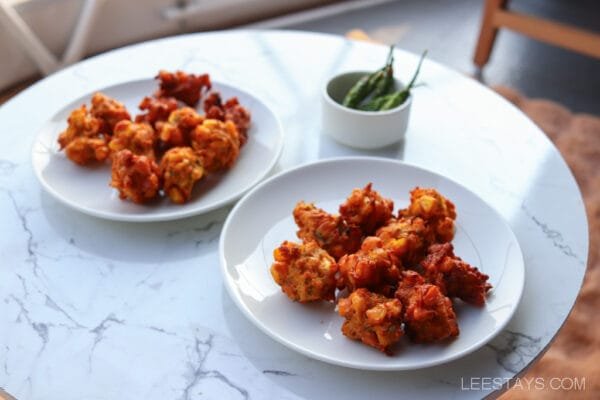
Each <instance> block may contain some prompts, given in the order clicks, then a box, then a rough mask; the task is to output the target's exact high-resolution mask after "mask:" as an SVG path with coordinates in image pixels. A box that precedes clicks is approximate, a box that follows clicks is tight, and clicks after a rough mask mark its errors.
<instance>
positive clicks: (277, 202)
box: [219, 158, 524, 370]
mask: <svg viewBox="0 0 600 400" xmlns="http://www.w3.org/2000/svg"><path fill="white" fill-rule="evenodd" d="M368 182H373V187H374V189H376V190H378V191H379V192H380V193H381V194H382V195H383V196H385V197H389V198H392V199H393V200H394V203H395V206H396V210H397V209H398V208H403V207H405V206H406V205H407V204H408V202H409V191H410V190H411V189H412V188H414V187H415V186H421V187H433V188H436V189H438V190H439V191H440V192H441V193H442V194H444V195H445V196H447V197H448V198H450V199H451V200H452V201H453V202H454V203H455V204H456V207H457V212H458V219H457V221H456V222H457V223H456V225H457V229H456V236H455V239H454V240H453V244H454V246H455V252H456V254H457V255H459V256H460V257H461V258H463V259H464V260H465V261H467V262H469V263H471V264H472V265H474V266H477V267H478V268H479V269H480V270H481V271H482V272H484V273H486V274H488V275H489V276H490V279H489V282H490V283H491V284H492V285H493V289H492V291H491V292H490V294H489V296H488V298H487V303H486V305H485V306H484V307H482V308H479V307H473V306H469V305H466V304H464V303H462V302H460V301H457V302H455V311H456V313H457V318H458V324H459V328H460V335H459V336H458V338H456V340H454V341H451V342H449V343H445V344H433V345H415V344H411V343H409V342H408V340H404V341H403V342H402V343H401V345H400V346H399V347H398V349H397V350H396V352H395V354H394V355H393V356H391V357H388V356H385V355H384V354H382V353H380V352H378V351H376V350H374V349H372V348H370V347H367V346H365V345H363V344H361V343H359V342H356V341H352V340H350V339H348V338H346V337H345V336H343V335H342V333H341V330H340V328H341V325H342V322H343V321H342V318H341V317H339V316H338V315H337V313H336V311H335V306H334V305H333V304H331V303H325V302H321V303H318V304H308V305H306V304H299V303H295V302H292V301H290V300H289V299H288V298H287V297H286V296H285V295H284V294H283V293H282V292H281V289H280V287H279V286H277V285H276V284H275V282H274V281H273V279H272V277H271V275H270V272H269V268H270V266H271V263H272V262H273V256H272V253H273V249H275V248H276V247H277V246H278V245H279V244H280V243H281V242H282V241H284V240H286V239H287V240H294V241H298V239H297V238H296V235H295V231H296V230H297V227H296V226H295V224H294V221H293V217H292V210H293V208H294V206H295V204H296V203H297V202H298V201H299V200H305V201H309V202H315V203H316V205H317V206H319V207H322V208H324V209H325V210H327V211H329V212H332V213H335V212H337V207H338V206H339V204H340V203H342V202H343V201H344V199H345V198H346V197H347V196H348V195H349V194H350V192H351V191H352V189H354V188H357V187H363V186H364V185H365V184H366V183H368ZM219 251H220V260H221V268H222V273H223V277H224V281H225V285H226V287H227V289H228V291H229V293H230V295H231V297H232V298H233V300H234V301H235V303H236V304H237V305H238V307H239V308H240V309H241V310H242V312H243V313H244V314H245V315H246V316H247V317H248V318H249V319H250V320H251V321H252V322H253V323H254V324H255V325H256V326H257V327H259V328H260V329H261V330H263V331H264V332H265V333H267V334H268V335H270V336H271V337H272V338H274V339H276V340H277V341H279V342H281V343H283V344H284V345H286V346H288V347H289V348H292V349H294V350H297V351H299V352H301V353H303V354H305V355H307V356H309V357H313V358H315V359H318V360H322V361H325V362H329V363H332V364H337V365H342V366H346V367H352V368H359V369H370V370H407V369H417V368H424V367H429V366H433V365H438V364H442V363H445V362H448V361H451V360H455V359H457V358H459V357H462V356H464V355H466V354H468V353H470V352H472V351H475V350H476V349H478V348H480V347H481V346H483V345H484V344H485V343H487V342H488V341H489V340H491V339H492V338H493V337H494V336H495V335H496V334H498V333H499V332H500V331H501V330H502V329H503V328H504V326H505V325H506V324H507V322H508V321H509V320H510V318H511V316H512V315H513V313H514V311H515V309H516V307H517V304H518V303H519V300H520V298H521V293H522V291H523V283H524V267H523V257H522V254H521V250H520V247H519V244H518V242H517V240H516V238H515V236H514V234H513V233H512V231H511V230H510V228H509V227H508V225H507V224H506V223H505V222H504V220H503V219H502V217H501V216H500V215H499V214H498V213H497V212H496V211H495V210H494V209H492V208H491V207H490V206H489V205H487V204H486V203H485V202H484V201H483V200H481V199H480V198H479V197H477V196H476V195H475V194H473V193H472V192H470V191H469V190H467V189H466V188H464V187H463V186H461V185H459V184H457V183H455V182H453V181H451V180H449V179H447V178H445V177H443V176H440V175H438V174H435V173H433V172H430V171H427V170H424V169H422V168H418V167H414V166H411V165H407V164H403V163H401V162H398V161H393V160H387V159H374V158H345V159H333V160H326V161H321V162H317V163H314V164H308V165H305V166H302V167H298V168H296V169H293V170H289V171H286V172H284V173H281V174H279V175H277V176H275V177H273V178H271V179H269V180H267V181H265V182H263V183H262V184H260V185H259V186H257V187H256V188H254V189H253V190H252V191H251V192H250V193H248V194H247V195H246V196H245V197H244V198H243V199H242V200H241V201H240V202H238V204H237V205H236V207H235V208H234V209H233V211H232V212H231V213H230V214H229V217H228V218H227V221H226V222H225V226H224V228H223V232H222V234H221V240H220V247H219Z"/></svg>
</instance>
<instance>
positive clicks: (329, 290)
mask: <svg viewBox="0 0 600 400" xmlns="http://www.w3.org/2000/svg"><path fill="white" fill-rule="evenodd" d="M273 257H274V258H275V262H274V263H273V265H272V266H271V275H272V276H273V279H274V280H275V282H276V283H277V284H278V285H279V286H281V290H282V291H283V292H284V293H285V294H286V295H287V296H288V297H289V298H290V299H292V300H294V301H298V302H300V303H306V302H311V301H318V300H327V301H332V300H334V298H335V288H336V279H335V275H336V273H337V270H338V266H337V264H336V262H335V260H334V259H333V258H332V257H331V256H330V255H329V254H327V252H326V251H325V250H323V249H321V248H320V247H319V246H318V245H317V244H316V243H315V242H305V243H302V244H298V243H293V242H288V241H287V240H286V241H285V242H283V243H282V244H281V245H280V246H279V247H278V248H276V249H275V250H274V252H273Z"/></svg>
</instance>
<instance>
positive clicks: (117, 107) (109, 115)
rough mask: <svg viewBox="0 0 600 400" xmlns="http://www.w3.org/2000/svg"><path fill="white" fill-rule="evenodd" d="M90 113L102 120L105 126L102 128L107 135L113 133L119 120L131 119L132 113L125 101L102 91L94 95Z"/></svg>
mask: <svg viewBox="0 0 600 400" xmlns="http://www.w3.org/2000/svg"><path fill="white" fill-rule="evenodd" d="M90 113H91V114H92V115H93V116H94V117H96V118H99V119H100V120H102V122H103V127H102V128H101V129H100V130H101V131H102V133H105V134H107V135H112V134H113V130H114V129H115V125H117V123H118V122H119V121H123V120H127V121H130V120H131V115H129V112H128V111H127V109H126V108H125V106H124V105H123V103H121V102H119V101H117V100H115V99H113V98H111V97H108V96H107V95H105V94H104V93H100V92H97V93H95V94H94V96H93V97H92V107H91V109H90Z"/></svg>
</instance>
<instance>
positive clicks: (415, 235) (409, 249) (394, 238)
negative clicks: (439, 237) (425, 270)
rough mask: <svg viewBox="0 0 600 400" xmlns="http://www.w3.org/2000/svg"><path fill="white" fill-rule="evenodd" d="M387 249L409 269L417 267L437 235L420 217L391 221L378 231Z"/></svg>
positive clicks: (378, 235)
mask: <svg viewBox="0 0 600 400" xmlns="http://www.w3.org/2000/svg"><path fill="white" fill-rule="evenodd" d="M377 237H379V238H380V239H381V240H382V242H383V245H384V247H385V248H386V249H389V250H391V251H392V252H393V253H394V254H395V255H396V256H397V257H398V258H400V260H401V261H402V263H403V264H404V265H405V266H407V267H409V266H410V267H414V266H416V265H417V264H418V263H419V261H420V260H421V259H422V258H423V257H425V253H426V251H427V247H428V246H429V245H430V244H431V243H433V241H434V238H435V234H434V233H433V231H432V230H431V228H430V227H429V225H428V224H427V223H426V222H425V221H424V220H423V219H422V218H419V217H404V218H400V219H391V220H390V221H388V223H387V225H385V226H383V227H381V228H379V230H378V231H377Z"/></svg>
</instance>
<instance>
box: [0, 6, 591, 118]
mask: <svg viewBox="0 0 600 400" xmlns="http://www.w3.org/2000/svg"><path fill="white" fill-rule="evenodd" d="M492 3H494V2H492ZM495 3H506V2H503V1H496V2H495ZM0 4H1V5H2V7H1V8H2V11H0V32H1V34H0V60H2V62H1V63H0V92H1V91H6V90H7V89H10V88H12V87H14V86H15V85H17V84H19V83H21V82H23V81H26V82H27V81H31V80H32V79H36V78H39V76H41V75H40V68H39V67H38V66H37V65H36V60H34V58H35V57H36V56H32V54H31V53H32V52H33V53H38V55H37V58H42V59H43V58H44V57H43V56H40V54H39V53H40V48H39V47H35V46H34V47H32V46H31V45H26V44H25V42H27V40H26V39H25V37H26V35H25V34H24V33H23V32H21V31H20V30H19V29H18V28H17V27H15V23H14V22H11V21H10V15H7V14H13V16H15V15H16V16H17V19H18V20H20V21H21V22H23V25H24V28H25V29H27V30H29V31H30V32H31V33H32V36H33V37H34V39H38V40H39V45H40V46H43V47H44V48H45V49H47V50H48V53H49V54H48V56H49V57H54V58H55V59H58V60H61V59H62V58H63V57H66V58H68V60H66V61H67V62H73V61H76V60H77V59H79V58H83V57H86V56H89V55H93V54H97V53H99V52H103V51H106V50H110V49H113V48H115V47H120V46H123V45H127V44H131V43H136V42H140V41H144V40H149V39H154V38H159V37H164V36H170V35H177V34H182V33H189V32H199V31H207V30H215V29H232V28H245V27H252V28H265V29H272V28H278V29H298V30H310V31H316V32H325V33H333V34H340V35H344V34H346V33H347V32H349V31H352V30H354V29H360V30H362V31H364V32H365V33H367V34H368V35H369V36H370V37H371V38H373V39H374V40H377V41H380V42H384V43H397V45H398V47H400V48H403V49H407V50H410V51H414V52H417V53H420V52H421V51H422V50H423V49H425V48H427V49H429V57H430V58H431V59H433V60H436V61H439V62H442V63H444V64H446V65H448V66H450V67H452V68H454V69H457V70H460V71H462V72H464V73H467V74H473V73H475V67H474V64H473V62H472V58H473V54H474V50H475V45H476V43H477V39H478V35H479V29H480V25H481V22H482V11H483V8H484V4H485V1H484V0H452V1H447V0H396V1H390V0H359V1H339V0H338V1H335V0H286V1H277V0H128V1H121V0H91V1H90V0H0ZM508 5H509V7H510V9H511V10H515V11H517V12H521V13H525V14H528V15H532V16H535V17H539V18H547V19H549V20H554V21H557V22H560V23H563V24H569V25H570V26H572V27H575V28H577V29H582V30H589V31H591V32H599V31H600V2H599V1H596V0H568V1H567V0H512V1H510V2H509V4H508ZM22 28H23V27H22ZM597 46H598V51H597V53H599V54H600V44H597ZM28 48H29V52H28V50H27V49H28ZM46 58H48V57H46ZM37 61H38V63H39V61H40V60H37ZM42 61H44V60H42ZM51 70H53V68H52V67H50V68H47V70H46V71H45V72H50V71H51ZM42 72H43V71H42ZM482 78H483V80H484V81H485V82H487V83H490V84H492V85H497V84H502V85H506V86H509V87H511V88H515V89H519V90H521V91H523V92H524V93H526V94H527V95H529V96H533V97H544V98H548V99H552V100H555V101H558V102H560V103H562V104H564V105H566V106H567V107H569V108H570V109H572V110H574V111H578V112H589V113H594V114H600V94H599V93H600V61H599V59H598V58H594V57H588V56H586V55H583V54H580V53H577V52H571V51H568V50H565V49H562V48H560V47H557V46H552V45H549V44H543V43H541V42H539V41H535V40H532V39H529V38H528V37H527V36H524V35H521V34H518V33H513V32H511V31H510V30H504V29H503V30H501V31H500V33H499V35H498V40H497V41H496V43H495V45H494V47H493V50H492V57H491V62H489V64H488V65H487V67H486V68H485V70H484V73H483V75H482Z"/></svg>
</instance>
